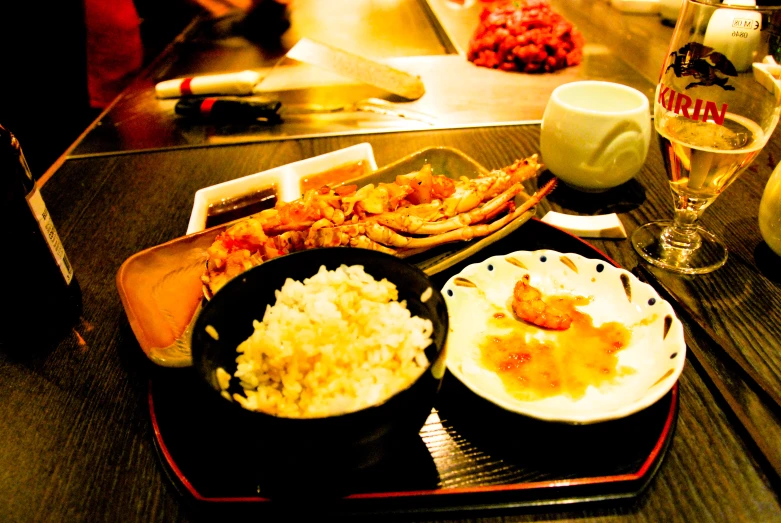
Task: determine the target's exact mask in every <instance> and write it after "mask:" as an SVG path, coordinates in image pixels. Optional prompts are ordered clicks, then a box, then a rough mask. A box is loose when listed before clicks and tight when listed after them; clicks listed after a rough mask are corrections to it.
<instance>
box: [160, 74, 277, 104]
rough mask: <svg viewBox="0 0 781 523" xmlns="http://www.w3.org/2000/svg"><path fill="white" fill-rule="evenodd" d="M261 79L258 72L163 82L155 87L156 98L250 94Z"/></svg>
mask: <svg viewBox="0 0 781 523" xmlns="http://www.w3.org/2000/svg"><path fill="white" fill-rule="evenodd" d="M261 78H262V75H261V74H260V73H259V72H258V71H251V70H246V71H240V72H237V73H224V74H213V75H205V76H193V77H191V78H177V79H175V80H165V81H162V82H160V83H158V84H157V85H155V94H156V95H157V97H158V98H177V97H180V96H190V95H210V94H235V95H242V94H252V89H253V88H254V87H255V84H257V83H258V82H259V81H260V80H261Z"/></svg>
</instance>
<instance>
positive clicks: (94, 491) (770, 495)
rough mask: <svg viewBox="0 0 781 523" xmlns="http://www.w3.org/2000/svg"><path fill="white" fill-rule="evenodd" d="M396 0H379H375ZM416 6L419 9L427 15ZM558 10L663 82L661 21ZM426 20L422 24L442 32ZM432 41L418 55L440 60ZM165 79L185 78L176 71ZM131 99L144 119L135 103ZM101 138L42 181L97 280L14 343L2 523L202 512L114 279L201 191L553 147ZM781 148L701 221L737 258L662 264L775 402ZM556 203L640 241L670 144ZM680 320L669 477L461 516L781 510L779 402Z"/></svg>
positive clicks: (180, 223) (457, 136) (488, 135)
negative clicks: (620, 180) (173, 468)
mask: <svg viewBox="0 0 781 523" xmlns="http://www.w3.org/2000/svg"><path fill="white" fill-rule="evenodd" d="M312 5H314V4H312ZM382 5H384V4H383V3H375V7H378V6H379V7H382ZM404 5H406V6H407V7H406V8H405V9H406V11H403V12H404V13H408V14H409V13H412V12H415V13H418V12H421V11H417V10H416V9H418V8H417V7H415V6H411V7H410V4H404ZM416 5H417V4H416ZM557 5H558V6H560V8H561V9H565V8H566V9H567V10H568V11H567V16H568V17H570V18H571V19H572V20H573V21H575V22H576V23H578V24H581V28H582V30H583V32H584V34H586V36H587V38H591V37H590V36H589V35H594V36H597V37H601V38H602V39H603V45H605V47H606V49H608V52H610V53H613V52H618V51H617V50H623V51H622V52H625V54H626V55H627V56H632V57H637V60H629V61H627V62H626V63H627V64H632V67H633V72H632V74H633V75H639V76H636V77H642V78H643V79H644V80H643V81H645V82H647V85H653V83H654V82H655V73H654V72H653V68H654V67H655V66H653V63H654V62H655V61H657V60H658V59H659V58H658V56H663V55H659V53H664V52H665V50H664V49H662V48H663V47H664V45H663V44H662V43H661V40H664V39H665V38H666V37H658V36H655V35H656V34H657V33H656V32H655V31H653V29H652V24H653V23H658V20H654V19H653V18H652V17H634V16H628V17H627V16H616V15H617V13H616V12H615V11H611V9H612V8H610V6H609V5H607V3H606V2H602V1H600V2H593V3H591V2H587V1H585V0H583V1H580V0H558V1H557ZM418 7H419V6H418ZM633 20H635V22H633ZM441 21H442V19H440V22H441ZM302 23H303V22H302ZM599 24H602V27H604V25H605V24H612V25H613V26H615V27H616V28H617V32H616V33H615V34H613V33H601V32H600V30H599V27H600V25H599ZM310 27H311V26H310ZM442 27H444V26H440V27H439V29H437V28H436V27H434V29H432V31H434V32H437V31H442ZM660 27H661V26H660ZM419 29H420V32H419V31H413V32H416V33H418V35H420V34H429V33H426V31H427V30H425V29H421V28H419ZM665 30H666V29H662V31H665ZM421 32H422V33H421ZM430 34H434V33H433V32H432V33H430ZM437 34H439V33H437ZM659 39H661V40H659ZM427 41H428V42H429V43H432V42H434V40H430V39H429V40H427ZM448 41H450V40H448ZM197 42H198V40H197V39H196V40H195V41H189V42H185V41H180V42H176V43H175V46H187V47H190V49H191V50H192V47H191V46H195V47H197ZM648 42H650V45H646V43H648ZM234 44H236V45H237V47H236V48H233V49H228V48H222V49H215V48H213V47H209V45H207V46H206V47H208V48H210V49H211V51H209V52H210V53H212V54H211V56H213V57H215V60H216V61H215V62H205V63H211V64H212V65H214V66H215V67H217V65H216V64H219V67H220V68H221V67H222V66H223V65H224V64H225V63H228V62H230V61H231V60H234V59H236V60H239V62H240V63H242V64H243V63H245V62H243V60H244V59H245V58H246V57H247V56H250V60H256V62H255V63H262V62H263V60H264V58H263V57H260V56H258V55H256V54H255V53H256V50H255V49H249V48H245V47H242V45H244V44H243V43H236V42H234ZM432 45H433V46H434V47H436V44H433V43H432ZM644 47H648V49H649V50H648V51H647V55H645V54H639V53H641V52H642V51H641V49H642V48H644ZM419 51H420V49H416V50H415V51H414V53H415V54H425V53H419ZM448 51H453V49H451V48H449V47H447V46H443V47H442V49H441V50H436V49H435V50H434V53H438V52H443V53H444V52H448ZM244 53H247V54H246V55H244ZM188 56H189V57H190V58H192V56H193V55H191V54H189V53H182V55H181V59H182V60H186V59H187V57H188ZM388 56H390V55H388ZM394 56H396V55H394ZM443 56H444V55H443ZM415 58H416V59H417V58H418V57H415ZM425 58H426V57H425V56H424V57H422V58H421V59H425ZM162 63H163V62H160V63H158V65H160V64H162ZM184 63H185V62H181V63H180V62H172V63H170V64H168V65H170V66H171V67H179V66H182V64H184ZM186 69H187V67H185V66H183V67H182V68H181V69H177V70H176V71H186ZM167 71H168V73H167V74H171V75H175V72H174V69H168V70H167ZM153 78H154V77H145V78H143V79H142V80H140V81H141V82H146V83H144V84H143V88H141V85H142V84H138V85H136V86H135V87H131V89H130V90H129V91H128V92H127V93H126V96H125V97H123V98H122V100H124V101H125V102H128V103H130V102H132V101H133V100H134V97H140V100H141V101H140V104H141V105H143V104H144V103H147V102H145V101H144V100H147V101H148V97H149V91H148V90H149V88H150V87H151V85H153V80H152V79H153ZM144 89H145V90H144ZM138 100H139V99H137V101H138ZM123 103H124V102H123ZM118 107H119V106H118V105H117V106H115V107H114V111H119V108H118ZM126 109H127V110H128V111H130V113H126V114H130V115H131V116H132V114H133V113H132V111H133V110H135V109H133V107H132V104H131V105H128V106H127V108H126ZM538 110H539V106H538ZM116 115H117V113H116V112H113V113H112V112H111V111H109V112H107V113H106V114H104V116H103V118H102V119H100V120H99V121H98V122H96V127H95V128H94V129H92V130H91V131H90V133H92V132H96V133H97V132H98V131H97V129H99V128H100V126H103V125H106V126H109V125H111V123H112V121H114V120H113V118H115V116H116ZM114 123H116V122H114ZM142 127H143V126H142ZM101 132H102V131H101ZM111 132H112V131H109V133H111ZM90 133H87V135H85V138H84V139H83V140H81V141H79V142H77V143H76V144H74V148H73V149H72V150H71V154H70V156H69V157H63V159H62V161H61V162H60V163H59V164H58V165H56V166H55V167H54V168H53V169H52V170H51V171H50V172H49V173H48V175H47V180H46V183H45V185H44V187H43V196H44V198H45V200H46V202H47V205H48V207H49V210H50V212H51V214H52V217H53V219H54V221H55V223H56V224H57V227H58V230H59V232H60V235H61V237H62V239H63V242H64V245H65V248H66V249H67V252H68V254H69V257H70V259H71V262H72V264H73V266H74V269H75V272H76V275H77V277H78V279H79V281H80V283H81V286H82V289H83V300H84V313H83V319H82V322H81V323H80V324H79V325H77V327H76V328H75V330H74V332H73V333H72V334H71V335H69V336H68V337H66V338H65V339H63V340H62V341H61V342H60V343H59V344H57V345H56V346H55V347H52V348H48V349H47V350H43V351H41V350H40V349H41V348H40V347H33V346H31V347H16V348H15V349H17V350H6V349H3V350H0V376H2V380H0V393H1V394H2V396H3V402H2V403H0V415H2V417H3V419H4V423H3V424H2V425H0V438H1V440H2V441H3V445H2V446H0V448H1V449H2V450H0V470H2V472H0V491H2V492H3V495H0V514H2V516H3V517H2V519H4V520H9V521H24V522H27V521H30V522H32V521H35V522H38V521H123V522H124V521H195V520H199V519H202V514H201V513H200V512H199V511H198V510H193V509H191V508H190V507H189V506H188V505H187V504H186V503H184V502H183V500H182V498H181V497H180V496H179V495H178V493H177V492H176V491H175V489H174V488H173V486H172V485H171V484H170V482H169V481H168V478H167V477H166V475H165V473H164V471H163V468H162V467H161V464H160V462H159V460H158V458H157V455H156V453H155V449H154V445H153V434H152V425H151V423H150V419H149V412H148V407H147V393H148V383H149V379H150V376H153V375H158V374H159V373H160V372H161V369H160V368H159V367H156V366H154V365H153V364H152V363H150V362H149V361H148V360H147V359H146V357H145V356H144V355H143V353H142V351H141V349H140V347H139V345H138V342H137V341H136V339H135V337H134V335H133V332H132V331H131V329H130V326H129V324H128V321H127V317H126V315H125V311H124V310H123V308H122V304H121V302H120V299H119V296H118V294H117V289H116V284H115V276H116V273H117V270H118V268H119V266H120V265H121V264H122V263H123V262H124V260H126V259H127V258H128V257H129V256H131V255H133V254H135V253H137V252H139V251H141V250H142V249H145V248H148V247H152V246H155V245H158V244H161V243H163V242H166V241H168V240H171V239H174V238H177V237H180V236H181V235H183V234H184V232H185V230H186V228H187V224H188V219H189V216H190V211H191V207H192V199H193V194H194V193H195V191H196V190H198V189H200V188H202V187H206V186H209V185H213V184H215V183H219V182H222V181H226V180H231V179H234V178H238V177H240V176H245V175H248V174H252V173H255V172H259V171H262V170H265V169H269V168H272V167H275V166H279V165H283V164H286V163H289V162H292V161H296V160H300V159H304V158H308V157H311V156H315V155H318V154H322V153H325V152H329V151H332V150H335V149H339V148H342V147H346V146H349V145H352V144H355V143H359V142H364V141H365V142H369V143H371V144H372V146H373V148H374V152H375V156H376V158H377V162H378V164H379V165H384V164H387V163H389V162H392V161H394V160H396V159H398V158H400V157H402V156H404V155H406V154H409V153H411V152H414V151H416V150H418V149H421V148H423V147H426V146H438V145H443V146H450V147H455V148H457V149H460V150H462V151H463V152H465V153H466V154H468V155H469V156H471V157H473V158H475V159H476V160H477V161H478V162H480V163H482V164H483V165H484V166H486V167H488V168H497V167H501V166H504V165H507V164H509V163H510V162H512V161H513V160H514V159H516V158H519V157H523V156H527V155H530V154H533V153H536V152H538V150H539V127H538V125H536V124H529V125H492V126H487V127H470V128H460V129H450V130H442V129H437V130H425V131H423V130H408V131H407V132H403V133H398V132H386V133H383V132H375V133H370V134H365V135H357V134H344V135H338V136H323V137H318V138H295V139H285V140H278V141H273V142H269V141H266V142H254V143H242V144H235V143H234V144H231V143H220V145H221V146H220V147H210V146H208V145H216V144H215V143H213V142H212V143H209V142H207V141H201V142H199V143H196V144H191V145H190V146H188V147H180V148H166V145H167V144H168V142H167V141H166V140H167V138H166V136H165V135H164V134H163V135H159V136H155V135H154V134H153V135H152V145H151V146H149V147H141V148H135V147H129V148H126V147H124V146H123V145H122V142H121V141H120V142H104V144H108V145H106V148H104V149H100V148H99V147H98V149H93V147H97V146H95V142H91V138H90ZM93 136H98V135H97V134H96V135H93ZM154 140H158V141H157V142H155V141H154ZM112 144H113V145H112ZM115 145H116V147H115ZM101 147H102V146H101ZM82 153H83V154H82ZM128 153H132V154H128ZM777 158H781V138H779V137H778V136H776V137H774V138H773V139H771V142H770V143H769V144H768V146H767V147H766V148H765V150H764V151H763V152H762V153H761V154H760V156H759V158H758V159H757V160H756V161H755V163H754V165H753V166H752V167H751V168H750V169H749V171H748V172H746V173H745V174H744V175H743V176H742V178H741V179H739V180H738V181H737V182H736V183H735V184H733V185H732V186H731V187H730V188H729V189H728V190H727V191H726V193H725V194H724V195H723V196H722V197H721V198H720V199H719V200H718V201H717V202H716V203H715V204H714V205H713V206H712V207H711V208H710V209H708V211H707V212H706V213H705V215H704V217H703V220H702V222H703V224H704V225H706V226H708V227H709V228H711V229H712V230H713V231H714V232H715V233H717V234H718V235H720V236H722V237H724V238H725V239H726V241H727V244H728V247H729V249H730V258H729V261H728V262H727V265H726V266H724V267H723V268H721V269H719V270H718V271H716V272H714V273H712V274H709V275H705V276H696V277H685V276H676V275H671V274H665V273H660V272H658V271H653V272H654V273H655V274H657V276H658V277H659V279H660V280H661V281H662V282H663V283H664V284H665V285H666V286H667V287H669V288H670V289H671V290H672V291H674V292H675V294H676V295H677V296H678V297H680V299H681V301H682V303H683V304H684V305H686V306H687V307H688V308H689V309H691V310H693V311H694V313H695V314H696V315H698V316H699V317H700V318H701V321H702V323H703V324H704V325H706V326H707V328H708V329H709V330H711V331H713V332H714V333H715V334H716V336H717V337H722V338H724V339H726V340H728V342H729V344H734V346H735V347H736V349H737V350H738V351H739V353H740V355H742V356H741V357H742V358H743V359H745V360H746V361H747V363H748V365H749V366H750V368H751V369H752V374H754V375H755V376H756V377H757V378H759V379H760V380H761V383H762V384H763V385H764V386H765V388H766V389H767V391H769V392H770V394H775V395H777V394H778V393H779V391H780V390H781V343H780V342H779V340H780V339H781V332H780V331H781V270H779V267H781V261H780V260H779V258H778V257H776V256H775V255H773V254H772V253H771V252H770V251H769V249H768V248H767V246H765V245H764V243H763V242H762V240H761V238H760V235H759V230H758V226H757V222H756V214H757V207H758V204H759V199H760V196H761V192H762V189H763V188H764V185H765V183H766V181H767V179H768V177H769V175H770V172H771V170H772V168H773V167H774V166H775V164H776V161H777V160H776V159H777ZM549 209H552V210H556V211H560V212H567V213H573V214H587V215H590V214H601V213H605V212H617V213H618V214H619V216H620V218H621V220H622V221H623V223H624V225H625V227H626V229H627V232H628V233H630V234H631V232H632V231H633V230H634V229H635V228H636V227H637V226H638V225H640V224H642V223H645V222H647V221H650V220H652V219H658V218H663V217H670V216H671V215H672V209H671V202H670V193H669V188H668V186H667V182H666V176H665V175H664V166H663V162H662V158H661V155H660V152H659V149H658V147H657V146H656V145H655V144H654V145H652V147H651V151H650V154H649V157H648V160H647V162H646V165H645V167H644V168H643V170H642V171H641V172H640V173H639V174H638V176H637V177H636V179H635V180H633V181H630V182H629V183H628V184H626V185H624V186H622V187H621V188H618V189H616V190H613V191H610V192H608V193H606V194H604V195H601V196H595V195H588V194H582V193H578V192H575V191H572V190H569V189H567V188H566V187H564V186H560V187H559V188H558V189H557V190H556V191H555V192H554V193H553V194H552V195H551V196H550V197H549V198H548V199H547V200H546V201H545V202H543V203H542V204H541V205H540V206H539V215H542V214H544V212H545V211H547V210H549ZM591 243H592V244H593V245H594V246H596V247H597V248H598V249H600V250H601V251H603V252H604V253H606V254H607V255H608V256H610V257H612V258H613V259H614V260H616V261H617V262H618V263H619V264H621V265H622V266H624V267H625V268H627V269H632V268H633V267H635V266H636V265H637V264H638V257H637V256H636V255H635V253H634V251H633V250H632V248H631V246H630V245H629V242H628V241H627V240H591ZM682 318H683V317H682ZM683 319H684V320H685V322H686V325H687V327H688V330H687V333H688V334H690V336H689V338H688V340H687V341H688V348H689V352H688V358H687V365H686V367H685V369H684V372H683V374H682V376H681V378H680V380H679V393H680V411H679V418H678V422H677V427H676V431H675V434H674V438H673V440H672V444H671V447H670V449H669V452H668V454H667V456H666V458H665V460H664V462H663V463H662V466H661V468H660V470H659V472H658V474H657V476H656V477H655V479H654V480H653V482H652V483H651V484H650V486H649V487H648V490H647V491H646V492H645V493H644V494H643V495H642V496H640V497H639V498H637V499H636V500H635V501H633V502H629V503H622V504H621V503H619V504H613V505H599V504H586V505H578V506H568V505H561V506H555V507H548V508H538V509H529V510H525V509H516V510H514V511H511V512H509V513H491V512H486V513H473V514H453V515H451V516H452V517H453V518H455V519H459V520H467V519H468V518H472V519H470V520H477V519H478V518H483V517H491V516H496V517H497V518H498V517H502V518H503V519H502V520H504V521H540V520H557V521H638V522H640V521H661V520H668V521H752V522H753V521H779V520H781V500H779V484H780V482H779V477H778V475H777V474H776V471H777V470H778V467H777V465H778V463H780V462H781V458H779V452H781V415H779V411H778V409H775V408H773V407H771V406H770V405H771V402H770V401H768V394H767V393H766V392H763V391H762V390H761V388H760V387H758V386H757V385H756V383H754V382H752V381H751V379H749V377H747V376H746V375H745V373H743V372H742V371H740V370H739V368H738V367H737V366H736V365H735V364H733V363H731V362H730V360H729V358H726V357H725V356H724V354H723V351H722V350H721V349H720V348H719V347H718V346H716V345H715V344H713V343H711V342H709V341H708V340H707V338H706V336H704V335H703V333H702V332H700V331H699V330H698V327H697V326H696V324H695V322H690V321H688V320H686V318H683ZM18 349H21V350H18ZM168 370H170V369H163V372H165V371H168ZM773 465H776V468H775V469H774V467H773ZM433 518H434V516H431V517H430V518H429V517H426V516H423V517H420V518H418V519H419V520H424V519H433Z"/></svg>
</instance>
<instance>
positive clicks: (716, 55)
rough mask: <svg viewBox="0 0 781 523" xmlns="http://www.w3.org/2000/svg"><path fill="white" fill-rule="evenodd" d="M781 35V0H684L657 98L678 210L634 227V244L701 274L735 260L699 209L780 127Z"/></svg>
mask: <svg viewBox="0 0 781 523" xmlns="http://www.w3.org/2000/svg"><path fill="white" fill-rule="evenodd" d="M780 35H781V7H756V6H755V5H754V1H753V0H731V1H724V2H720V1H718V0H714V1H707V0H685V1H684V3H683V6H682V8H681V13H680V16H679V17H678V21H677V23H676V25H675V29H674V31H673V37H672V41H671V43H670V48H669V51H668V54H667V57H666V60H665V63H664V65H663V67H662V71H661V76H660V78H659V84H658V85H657V87H656V94H655V99H654V127H655V128H656V131H657V136H658V138H659V144H660V147H661V150H662V155H663V157H664V161H665V169H666V171H667V175H668V178H669V183H670V189H671V190H672V197H673V202H674V208H675V215H674V219H673V220H672V221H658V222H652V223H649V224H646V225H644V226H642V227H640V228H638V229H637V230H636V231H635V232H634V233H633V234H632V245H633V246H634V248H635V250H636V251H637V253H638V254H640V256H641V257H642V258H643V259H645V260H646V261H647V262H649V263H651V264H653V265H656V266H658V267H662V268H664V269H668V270H671V271H675V272H680V273H686V274H701V273H707V272H710V271H712V270H714V269H717V268H719V267H721V266H722V265H724V263H725V262H726V261H727V249H726V247H725V246H724V244H723V243H722V242H721V240H720V239H719V238H717V237H716V236H715V235H713V234H712V233H710V232H709V231H707V230H705V229H704V228H703V227H702V226H700V225H699V224H698V219H699V217H700V216H701V215H702V213H703V211H705V209H706V208H707V207H708V206H709V205H710V204H712V203H713V202H714V201H715V200H716V198H717V197H718V196H719V195H720V194H721V193H722V191H724V190H725V189H726V188H727V187H728V186H729V185H730V184H731V183H732V182H734V181H735V180H736V179H737V178H738V176H740V174H741V173H743V172H744V171H745V170H746V168H747V167H748V166H749V164H751V162H752V161H753V160H754V158H756V156H757V155H758V154H759V151H760V150H761V149H762V147H764V145H765V143H767V140H768V138H770V135H771V134H772V132H773V130H774V129H775V127H776V123H777V122H778V117H779V108H780V107H781V81H780V80H779V78H781V66H779V65H778V62H777V60H778V61H781V56H780V55H781V36H780Z"/></svg>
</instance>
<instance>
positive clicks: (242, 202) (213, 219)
mask: <svg viewBox="0 0 781 523" xmlns="http://www.w3.org/2000/svg"><path fill="white" fill-rule="evenodd" d="M276 203H277V189H276V187H274V186H271V187H266V188H263V189H259V190H257V191H255V192H252V193H250V194H244V195H242V196H237V197H235V198H230V199H225V200H222V201H220V202H218V203H213V204H211V205H209V208H208V210H207V211H206V228H207V229H208V228H209V227H214V226H215V225H222V224H223V223H228V222H232V221H233V220H238V219H239V218H246V217H247V216H251V215H253V214H255V213H258V212H260V211H262V210H265V209H271V208H272V207H274V206H275V205H276Z"/></svg>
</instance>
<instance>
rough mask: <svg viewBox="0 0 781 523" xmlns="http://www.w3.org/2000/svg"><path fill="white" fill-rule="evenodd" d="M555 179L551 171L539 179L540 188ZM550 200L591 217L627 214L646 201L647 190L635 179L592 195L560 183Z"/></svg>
mask: <svg viewBox="0 0 781 523" xmlns="http://www.w3.org/2000/svg"><path fill="white" fill-rule="evenodd" d="M552 177H553V174H552V173H551V172H550V171H545V172H543V173H542V174H541V175H540V177H539V182H538V183H539V186H542V185H543V184H545V183H546V182H547V181H548V180H550V179H551V178H552ZM548 200H549V201H550V202H551V203H554V204H556V205H560V206H561V207H563V208H565V209H567V210H570V211H573V212H576V213H579V214H584V215H589V216H595V215H600V214H610V213H625V212H629V211H632V210H634V209H636V208H638V207H640V206H641V205H642V204H643V203H644V202H645V200H646V198H645V188H644V187H643V186H642V185H641V184H640V183H639V182H638V181H637V180H635V179H632V180H629V181H628V182H626V183H624V184H621V185H619V186H618V187H613V188H612V189H608V190H607V191H605V192H601V193H592V192H584V191H579V190H577V189H573V188H572V187H570V186H568V185H567V184H565V183H564V182H562V181H559V183H558V185H557V186H556V190H554V191H553V192H552V193H551V194H550V195H549V196H548Z"/></svg>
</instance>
